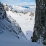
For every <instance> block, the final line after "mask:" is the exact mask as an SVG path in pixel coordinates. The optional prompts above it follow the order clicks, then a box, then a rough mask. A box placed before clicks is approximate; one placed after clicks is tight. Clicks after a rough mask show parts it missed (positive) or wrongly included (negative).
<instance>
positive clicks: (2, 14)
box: [0, 2, 6, 19]
mask: <svg viewBox="0 0 46 46" xmlns="http://www.w3.org/2000/svg"><path fill="white" fill-rule="evenodd" d="M5 17H6V11H5V10H4V6H3V5H2V4H1V2H0V19H2V18H5Z"/></svg>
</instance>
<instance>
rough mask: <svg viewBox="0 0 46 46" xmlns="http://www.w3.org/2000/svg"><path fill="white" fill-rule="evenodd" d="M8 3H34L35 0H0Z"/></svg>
mask: <svg viewBox="0 0 46 46" xmlns="http://www.w3.org/2000/svg"><path fill="white" fill-rule="evenodd" d="M0 2H2V3H6V4H8V5H35V0H0Z"/></svg>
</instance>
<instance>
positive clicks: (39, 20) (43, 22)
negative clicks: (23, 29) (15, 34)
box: [32, 0, 46, 42]
mask: <svg viewBox="0 0 46 46" xmlns="http://www.w3.org/2000/svg"><path fill="white" fill-rule="evenodd" d="M41 38H42V40H43V41H46V0H36V13H35V25H34V32H33V36H32V41H33V42H37V41H38V40H39V39H41Z"/></svg>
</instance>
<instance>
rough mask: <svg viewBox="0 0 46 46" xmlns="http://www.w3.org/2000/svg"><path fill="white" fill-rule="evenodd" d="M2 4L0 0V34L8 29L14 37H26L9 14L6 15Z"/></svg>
mask: <svg viewBox="0 0 46 46" xmlns="http://www.w3.org/2000/svg"><path fill="white" fill-rule="evenodd" d="M5 10H6V9H5V7H4V5H3V4H2V3H1V2H0V36H1V34H5V32H7V31H9V32H11V33H12V34H14V35H15V37H16V38H18V39H19V38H22V37H23V39H26V37H25V35H24V33H23V32H22V30H21V27H20V26H19V24H18V23H17V22H16V20H14V19H13V18H12V17H11V16H7V13H6V11H5Z"/></svg>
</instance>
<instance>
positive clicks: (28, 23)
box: [7, 11, 35, 39]
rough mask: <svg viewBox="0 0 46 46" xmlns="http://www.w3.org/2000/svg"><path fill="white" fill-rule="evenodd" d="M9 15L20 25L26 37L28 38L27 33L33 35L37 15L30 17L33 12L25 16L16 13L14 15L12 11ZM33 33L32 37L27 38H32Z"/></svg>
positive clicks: (8, 12)
mask: <svg viewBox="0 0 46 46" xmlns="http://www.w3.org/2000/svg"><path fill="white" fill-rule="evenodd" d="M33 13H34V12H33ZM7 14H8V16H11V17H12V18H13V19H14V20H16V21H17V23H19V25H20V27H21V29H22V31H23V32H24V34H25V36H26V32H27V31H31V32H32V33H33V27H34V18H35V15H34V16H30V14H31V12H28V13H26V14H23V13H15V12H14V13H13V12H12V11H7ZM34 14H35V13H34ZM31 32H30V33H31ZM32 33H31V34H30V37H27V38H28V39H30V38H31V36H32Z"/></svg>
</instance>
